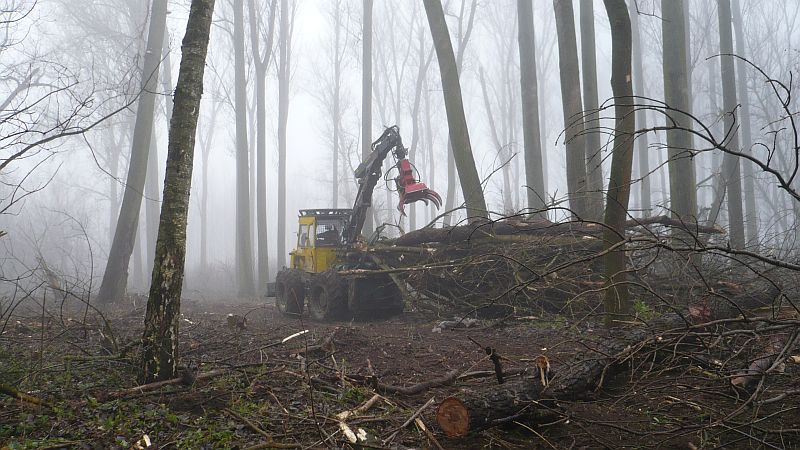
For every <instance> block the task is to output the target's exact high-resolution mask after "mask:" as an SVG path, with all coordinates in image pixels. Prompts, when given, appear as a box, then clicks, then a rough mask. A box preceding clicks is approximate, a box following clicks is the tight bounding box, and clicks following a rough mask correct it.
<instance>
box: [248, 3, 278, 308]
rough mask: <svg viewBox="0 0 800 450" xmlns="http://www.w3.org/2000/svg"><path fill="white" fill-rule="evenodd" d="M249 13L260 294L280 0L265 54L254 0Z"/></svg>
mask: <svg viewBox="0 0 800 450" xmlns="http://www.w3.org/2000/svg"><path fill="white" fill-rule="evenodd" d="M247 6H248V12H249V14H250V47H251V50H252V53H253V62H254V66H255V80H254V82H255V85H256V159H255V162H254V163H255V165H256V195H255V197H256V229H257V230H258V234H257V239H256V242H257V247H258V279H257V286H258V288H257V289H256V291H257V292H258V293H259V294H261V293H263V291H264V290H265V289H266V287H267V281H268V280H269V237H268V235H267V94H266V81H267V66H268V65H269V60H270V57H271V55H272V43H273V39H274V38H273V36H274V31H275V11H276V9H277V0H272V2H270V6H269V8H270V13H269V28H268V30H267V42H266V43H265V44H264V52H263V54H262V52H261V49H260V45H261V39H260V38H259V33H260V31H261V24H260V23H261V21H260V20H259V19H260V17H259V15H258V14H257V13H256V8H255V0H249V1H248V2H247Z"/></svg>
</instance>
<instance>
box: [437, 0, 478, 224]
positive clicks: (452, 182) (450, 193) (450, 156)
mask: <svg viewBox="0 0 800 450" xmlns="http://www.w3.org/2000/svg"><path fill="white" fill-rule="evenodd" d="M467 1H469V0H461V5H460V7H459V12H458V26H457V28H456V45H457V49H456V70H457V71H458V73H459V76H460V74H461V70H462V68H463V66H464V53H465V52H466V49H467V44H468V43H469V39H470V37H471V36H472V30H474V27H475V12H476V11H477V8H478V1H477V0H472V2H471V3H470V7H469V10H467V9H466V7H467ZM451 46H452V42H451ZM457 180H458V173H456V163H455V155H454V153H453V141H452V139H450V138H448V140H447V194H446V195H445V199H444V209H445V212H447V211H450V210H452V209H453V207H454V206H455V201H456V196H457V195H458V194H457V192H456V181H457ZM451 221H452V215H451V214H445V216H444V225H445V226H450V224H451Z"/></svg>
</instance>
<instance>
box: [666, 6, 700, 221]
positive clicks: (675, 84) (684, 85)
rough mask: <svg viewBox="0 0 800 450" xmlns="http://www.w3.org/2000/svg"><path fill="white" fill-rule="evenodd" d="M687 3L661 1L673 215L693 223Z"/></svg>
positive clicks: (693, 195)
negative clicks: (685, 6) (685, 16)
mask: <svg viewBox="0 0 800 450" xmlns="http://www.w3.org/2000/svg"><path fill="white" fill-rule="evenodd" d="M683 2H684V0H662V1H661V13H662V15H663V17H662V20H661V28H662V36H663V37H662V41H663V42H662V45H663V55H664V60H663V71H664V101H665V102H666V103H667V105H669V107H670V108H671V109H672V110H674V113H672V114H670V115H669V116H668V117H667V126H668V127H669V129H668V130H667V147H668V154H669V162H668V164H669V189H670V207H671V209H672V214H673V215H674V216H675V217H676V218H677V219H680V220H684V221H693V220H696V216H697V189H696V181H695V168H694V160H693V157H694V152H693V151H692V149H691V141H692V140H691V134H690V133H689V132H687V131H686V126H687V124H690V121H689V120H688V118H687V117H686V113H685V112H686V111H689V71H688V67H687V58H686V39H687V37H688V34H689V32H688V30H687V28H686V20H685V18H684V15H683V11H684V9H683Z"/></svg>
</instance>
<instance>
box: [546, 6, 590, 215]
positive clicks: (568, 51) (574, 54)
mask: <svg viewBox="0 0 800 450" xmlns="http://www.w3.org/2000/svg"><path fill="white" fill-rule="evenodd" d="M553 8H554V9H555V18H556V34H557V35H558V65H559V69H560V75H561V101H562V106H563V112H564V129H565V135H564V141H565V145H566V149H567V158H566V159H567V190H568V191H569V192H568V195H569V206H570V208H571V209H572V215H573V217H574V218H575V219H579V220H586V219H588V218H589V214H588V213H589V211H588V202H587V199H586V190H587V185H586V145H585V143H584V141H585V137H584V123H583V117H582V114H583V106H582V105H581V104H582V102H581V88H580V86H581V80H580V73H579V70H578V44H577V43H576V37H575V19H574V12H573V10H572V0H553Z"/></svg>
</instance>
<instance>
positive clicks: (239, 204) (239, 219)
mask: <svg viewBox="0 0 800 450" xmlns="http://www.w3.org/2000/svg"><path fill="white" fill-rule="evenodd" d="M233 59H234V63H233V65H234V78H235V80H234V86H233V90H234V109H235V111H236V274H237V290H238V295H239V296H240V297H252V296H253V295H255V292H256V290H255V280H254V274H253V243H252V241H251V236H252V231H251V229H250V225H251V222H250V173H249V167H250V164H249V146H248V144H247V80H246V79H245V60H244V0H234V1H233Z"/></svg>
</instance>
